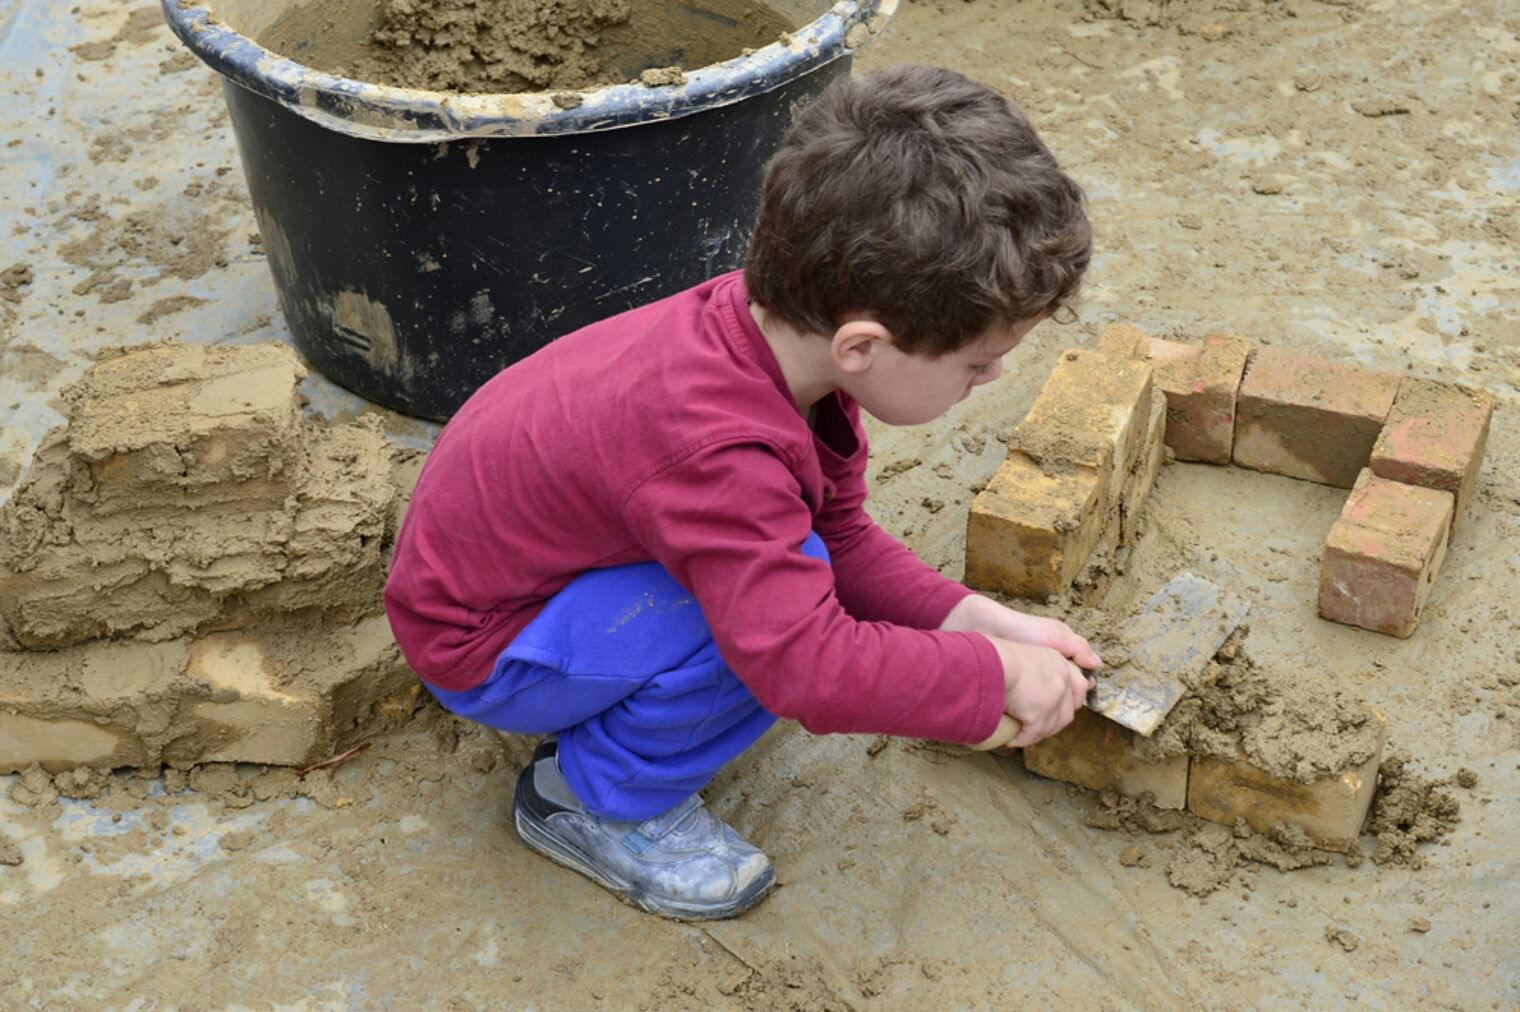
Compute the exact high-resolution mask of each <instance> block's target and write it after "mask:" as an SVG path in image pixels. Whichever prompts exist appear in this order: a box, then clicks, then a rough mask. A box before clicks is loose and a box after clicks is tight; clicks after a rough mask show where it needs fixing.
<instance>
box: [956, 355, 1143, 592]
mask: <svg viewBox="0 0 1520 1012" xmlns="http://www.w3.org/2000/svg"><path fill="white" fill-rule="evenodd" d="M1165 417H1166V400H1165V398H1164V397H1163V396H1162V395H1161V393H1160V392H1159V391H1158V390H1157V389H1156V387H1155V384H1154V382H1153V381H1152V370H1151V368H1150V366H1148V365H1146V364H1145V363H1143V362H1137V361H1133V360H1130V359H1125V358H1121V357H1118V356H1113V355H1108V354H1103V353H1100V352H1090V351H1068V352H1065V353H1064V354H1063V355H1062V356H1061V358H1060V361H1059V362H1057V364H1056V368H1055V370H1054V371H1053V372H1052V373H1051V376H1050V378H1049V380H1047V381H1046V383H1045V387H1044V389H1043V390H1042V391H1041V392H1040V395H1039V397H1038V398H1036V400H1035V402H1034V405H1033V406H1032V407H1031V408H1030V409H1029V413H1028V415H1026V416H1025V418H1024V420H1023V421H1022V422H1020V423H1019V425H1018V426H1017V427H1016V428H1015V429H1014V431H1013V433H1012V435H1011V436H1010V437H1009V440H1008V456H1007V458H1006V459H1005V460H1004V462H1003V464H1002V465H1001V466H1000V467H999V468H998V470H997V473H996V474H994V475H993V477H992V480H991V481H990V482H989V483H988V485H987V487H986V488H985V489H984V490H983V491H982V492H981V493H979V494H978V495H977V497H976V499H975V501H974V502H973V503H972V505H971V513H970V517H969V520H968V524H967V532H966V576H965V579H966V582H967V584H969V585H970V586H973V587H978V588H981V589H984V590H997V591H1001V592H1003V593H1008V594H1017V595H1020V596H1024V597H1038V598H1048V597H1051V596H1053V595H1055V594H1059V593H1061V592H1062V591H1063V590H1065V589H1066V588H1067V587H1068V586H1070V585H1071V582H1072V580H1073V579H1074V578H1075V577H1076V575H1077V573H1078V572H1079V571H1080V570H1081V569H1082V567H1083V566H1085V565H1086V564H1087V560H1088V558H1089V557H1090V556H1091V555H1092V554H1093V553H1094V552H1095V551H1097V550H1099V549H1104V548H1112V547H1114V546H1115V545H1119V544H1125V543H1127V542H1128V541H1130V540H1132V539H1133V537H1134V536H1135V531H1136V526H1137V524H1138V519H1139V515H1140V506H1141V504H1142V503H1143V502H1144V500H1145V497H1146V495H1147V494H1148V493H1149V491H1150V488H1151V486H1152V484H1153V483H1154V482H1155V478H1156V474H1157V472H1158V471H1159V470H1160V468H1161V464H1162V460H1163V454H1164V449H1165V448H1164V445H1163V442H1162V437H1163V430H1164V421H1165Z"/></svg>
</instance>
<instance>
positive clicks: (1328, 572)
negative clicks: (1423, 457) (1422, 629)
mask: <svg viewBox="0 0 1520 1012" xmlns="http://www.w3.org/2000/svg"><path fill="white" fill-rule="evenodd" d="M1454 501H1455V497H1454V496H1453V495H1452V494H1451V493H1450V492H1444V491H1441V490H1439V489H1429V488H1421V487H1419V486H1418V485H1405V484H1404V483H1402V482H1397V481H1390V480H1388V479H1387V478H1379V477H1378V476H1377V475H1375V474H1373V473H1372V471H1371V469H1370V468H1369V469H1364V470H1363V471H1362V473H1361V476H1360V477H1358V478H1357V481H1356V486H1355V487H1354V488H1353V489H1352V490H1351V495H1350V496H1349V497H1348V498H1347V499H1346V505H1345V507H1344V508H1343V509H1342V510H1341V515H1340V518H1339V519H1337V520H1336V522H1335V524H1334V526H1332V527H1331V528H1330V534H1329V536H1328V537H1327V538H1326V539H1325V551H1324V555H1323V556H1322V558H1321V561H1320V577H1319V613H1320V614H1321V615H1322V616H1324V617H1325V618H1328V619H1331V620H1333V621H1336V622H1343V623H1345V624H1346V625H1354V626H1359V627H1360V628H1363V629H1371V630H1373V631H1375V632H1381V633H1388V634H1390V635H1393V636H1402V637H1407V636H1409V635H1410V634H1411V633H1413V632H1414V630H1415V627H1416V626H1417V625H1418V624H1419V621H1420V612H1421V610H1422V609H1423V608H1424V607H1425V601H1426V599H1427V598H1428V597H1429V596H1430V588H1431V585H1432V584H1433V583H1434V582H1435V578H1436V574H1437V573H1438V572H1439V571H1440V569H1441V562H1442V560H1443V559H1444V558H1445V556H1446V544H1447V536H1448V534H1449V532H1450V529H1451V514H1452V506H1453V503H1454Z"/></svg>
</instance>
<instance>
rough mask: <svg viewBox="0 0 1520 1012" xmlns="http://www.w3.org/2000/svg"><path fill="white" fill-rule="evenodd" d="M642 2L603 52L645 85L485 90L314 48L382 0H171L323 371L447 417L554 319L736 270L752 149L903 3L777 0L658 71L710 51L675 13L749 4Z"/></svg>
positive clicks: (371, 24)
mask: <svg viewBox="0 0 1520 1012" xmlns="http://www.w3.org/2000/svg"><path fill="white" fill-rule="evenodd" d="M648 2H654V3H660V4H664V5H665V6H666V9H665V10H664V11H663V13H661V14H658V15H657V16H656V17H655V18H654V20H653V22H652V23H653V24H655V25H657V26H658V32H659V33H660V37H658V38H656V39H655V41H654V42H652V43H650V44H648V45H646V47H645V50H644V51H643V53H642V54H640V53H639V52H637V51H636V49H631V50H629V52H630V53H631V54H632V55H630V56H625V57H620V59H623V60H624V61H625V63H624V65H621V66H619V67H617V71H618V72H619V73H621V74H624V75H626V77H625V78H624V79H627V80H634V81H636V82H637V83H627V84H611V85H606V86H601V87H591V88H582V89H580V90H574V89H571V90H566V89H563V88H555V89H553V90H544V91H518V92H512V93H487V92H477V91H470V92H461V91H434V90H416V89H412V88H405V87H397V86H392V85H387V84H376V83H371V82H368V81H360V80H353V79H350V78H348V77H344V76H342V72H341V71H338V72H334V71H329V70H319V69H316V67H315V66H309V65H308V64H309V63H311V64H315V63H316V61H315V60H311V59H307V58H305V57H303V55H302V54H303V52H305V51H306V50H307V48H308V44H307V42H303V41H302V40H301V38H300V35H299V33H300V32H301V31H310V32H312V33H314V34H320V35H321V36H322V39H320V40H317V39H313V40H311V41H313V42H314V41H326V39H327V37H328V36H331V35H343V34H349V35H353V36H354V37H359V36H361V35H363V34H364V33H371V32H373V31H375V30H376V27H377V26H378V25H380V23H381V20H380V19H381V8H382V6H383V5H382V3H381V2H380V0H308V2H306V3H302V2H300V0H218V2H216V3H214V4H212V5H210V6H204V5H197V4H194V3H192V2H191V0H163V8H164V14H165V18H166V20H167V21H168V23H169V26H170V28H171V29H172V30H173V31H174V33H175V34H176V35H177V36H179V38H180V39H181V40H182V41H183V42H184V43H185V44H186V45H187V46H188V47H189V48H190V49H191V50H192V51H193V52H194V53H195V54H196V55H197V56H199V57H200V58H201V59H202V60H203V61H205V62H206V63H207V64H209V65H210V66H211V67H212V68H213V69H215V70H216V71H217V72H218V73H220V74H221V75H222V83H223V91H224V94H225V96H226V101H227V107H228V111H229V113H230V116H231V121H232V125H233V130H234V132H235V134H236V136H237V143H238V149H239V152H240V154H241V157H242V163H243V169H244V172H245V174H246V175H247V179H248V189H249V192H250V195H251V198H252V203H253V208H254V211H255V214H256V215H257V218H258V223H259V229H260V231H261V233H262V235H263V241H264V249H265V251H266V253H267V255H268V257H269V266H270V270H271V271H272V273H273V275H274V282H275V289H276V292H277V293H278V296H279V300H280V306H281V309H282V310H283V311H284V314H285V318H286V322H287V324H288V325H289V327H290V331H291V334H292V336H293V338H294V340H295V343H296V345H297V347H298V348H299V349H300V350H301V351H302V352H303V353H304V354H305V355H306V356H307V357H308V358H309V359H310V360H311V362H312V363H313V364H314V365H315V366H316V367H317V368H318V369H320V370H321V371H322V372H323V373H325V374H326V375H327V376H329V377H330V378H331V379H333V380H335V381H336V382H338V383H340V384H342V385H343V386H346V387H348V388H349V389H351V390H353V391H354V392H356V393H358V394H360V395H362V396H364V397H366V398H368V399H370V400H372V401H376V402H378V403H380V404H383V405H386V406H388V407H392V408H395V409H397V410H399V411H403V412H406V413H409V414H414V415H420V416H423V417H427V418H435V419H443V418H447V417H448V416H449V415H450V414H452V413H453V412H454V410H455V409H456V408H458V406H459V405H460V404H461V403H462V402H463V401H464V399H465V398H466V397H468V396H469V395H470V394H471V393H472V392H473V391H474V390H475V388H476V387H478V386H479V385H480V384H481V383H483V382H484V381H485V380H487V379H489V378H490V377H491V376H492V375H493V374H494V373H495V372H497V371H498V370H500V369H502V368H504V367H505V366H507V365H510V364H511V363H512V362H515V361H517V360H518V359H520V358H522V357H524V356H526V355H528V354H531V353H532V352H533V351H535V350H537V349H538V348H540V347H542V346H543V345H545V344H547V343H548V342H549V341H552V340H553V339H554V338H556V337H559V336H560V335H562V334H565V333H568V332H569V331H571V330H574V329H576V328H577V327H581V326H584V325H585V324H588V323H591V322H594V321H596V320H599V319H602V318H603V317H606V316H610V315H612V314H613V313H616V312H620V311H622V310H625V309H629V308H632V307H633V306H636V305H640V304H642V303H644V302H648V301H650V300H651V299H654V298H658V297H660V296H662V295H666V294H669V293H672V292H675V291H678V290H680V289H682V288H685V287H688V286H690V285H693V284H696V283H698V282H700V281H702V280H703V279H705V278H707V277H710V276H712V275H714V274H717V273H721V272H722V271H725V270H730V269H732V268H734V267H737V266H738V265H739V264H740V262H741V261H742V258H743V255H744V250H745V247H746V245H747V244H748V239H749V231H750V228H751V225H752V222H753V218H754V214H755V211H756V208H757V207H758V198H759V187H760V179H761V174H762V172H763V169H764V164H765V161H766V159H768V158H769V157H770V155H771V153H772V152H773V151H774V150H775V148H776V146H777V144H778V143H779V142H780V139H781V136H782V134H783V133H784V132H785V130H786V128H787V127H788V126H790V125H791V122H792V120H793V119H794V118H795V115H796V113H797V111H798V110H799V109H800V108H801V107H802V106H804V105H805V104H806V103H807V102H808V101H810V100H811V99H812V98H813V97H814V96H816V95H817V94H818V92H820V91H821V90H822V89H823V88H824V86H826V85H827V84H828V82H829V81H831V80H833V79H834V78H835V77H838V76H840V75H841V74H845V73H848V72H849V67H850V62H851V54H852V53H853V52H854V51H855V50H856V49H857V48H859V47H860V46H862V45H864V44H865V43H866V42H868V41H869V40H870V39H871V38H872V36H874V35H875V34H876V32H878V31H879V30H880V29H881V28H882V27H883V25H884V24H885V22H886V19H887V18H888V17H890V15H891V14H892V12H893V11H894V10H895V8H896V4H897V0H842V2H840V3H836V4H834V5H833V6H832V7H829V6H826V2H827V0H770V2H769V3H768V4H767V6H766V8H765V13H766V16H767V17H770V16H772V15H774V16H775V17H779V18H780V19H781V20H782V21H783V22H784V23H785V25H787V26H792V27H790V30H788V31H786V32H785V33H784V34H781V35H779V41H770V42H768V43H767V44H760V45H757V46H754V47H753V48H747V47H745V46H744V45H742V44H739V43H735V45H734V47H733V49H732V50H731V52H732V53H733V54H734V55H732V56H731V57H729V58H726V59H721V60H718V61H717V62H711V63H707V64H704V65H701V66H698V67H695V68H694V69H689V70H687V71H686V72H685V73H684V75H683V74H679V73H674V72H671V71H669V70H666V69H664V68H668V67H670V66H671V65H673V64H681V65H685V63H687V62H690V61H691V60H692V59H693V57H694V56H695V58H698V59H700V58H703V53H701V52H700V51H699V50H697V49H695V48H693V47H690V46H687V45H686V44H685V43H683V41H682V40H681V38H680V37H679V33H678V31H677V29H678V27H679V25H680V24H681V23H683V22H690V23H692V24H702V25H705V26H707V30H706V31H705V33H704V37H706V38H709V39H710V38H711V37H712V26H713V25H715V24H716V25H717V26H718V28H719V29H720V30H726V27H725V25H728V24H730V23H731V26H732V27H733V29H734V31H735V33H742V32H743V31H745V30H749V31H751V32H753V31H755V30H756V29H755V28H754V22H753V19H751V18H747V17H744V16H734V15H733V13H732V8H731V7H724V6H720V5H719V4H722V3H730V4H731V3H732V0H692V2H681V0H648ZM752 9H753V8H752ZM767 23H768V22H767ZM293 26H294V30H293ZM303 26H313V27H311V28H306V27H303ZM672 33H674V34H672ZM649 34H650V33H649V31H648V30H647V29H646V31H645V35H646V36H648V35H649ZM737 37H738V35H737V34H736V38H737ZM769 38H771V39H777V38H778V36H777V35H776V34H774V33H773V34H771V35H770V36H769ZM292 39H294V41H291V40H292ZM271 40H279V41H278V42H271ZM270 45H278V48H279V49H280V50H281V52H282V53H288V54H290V57H289V58H287V56H285V55H279V54H277V53H276V52H274V51H271V49H270V48H266V46H270ZM645 70H649V71H650V73H648V74H645V75H644V78H645V79H647V80H649V81H650V82H653V83H649V84H646V83H644V81H643V80H639V77H640V74H641V72H642V71H645ZM661 80H671V81H673V82H674V83H668V84H660V83H657V82H659V81H661Z"/></svg>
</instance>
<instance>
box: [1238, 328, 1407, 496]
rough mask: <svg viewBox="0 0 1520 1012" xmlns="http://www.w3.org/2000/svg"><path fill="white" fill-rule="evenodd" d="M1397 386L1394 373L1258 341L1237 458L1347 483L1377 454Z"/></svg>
mask: <svg viewBox="0 0 1520 1012" xmlns="http://www.w3.org/2000/svg"><path fill="white" fill-rule="evenodd" d="M1398 386H1399V377H1398V376H1396V375H1394V374H1393V373H1385V372H1376V371H1373V370H1371V369H1364V368H1362V367H1361V366H1358V365H1353V364H1350V363H1346V362H1334V361H1329V360H1326V359H1319V358H1311V357H1309V356H1307V355H1300V354H1297V353H1295V352H1290V351H1284V350H1283V349H1281V348H1274V347H1259V348H1257V349H1256V350H1255V351H1254V352H1253V353H1252V355H1251V359H1250V362H1249V364H1248V365H1247V366H1246V374H1245V379H1244V380H1243V381H1242V382H1241V385H1240V398H1239V401H1238V403H1237V405H1236V413H1235V448H1234V461H1235V463H1237V464H1239V465H1240V466H1242V467H1249V468H1253V469H1255V470H1258V471H1266V472H1268V473H1271V474H1283V475H1287V476H1288V477H1290V478H1303V479H1305V480H1307V481H1314V482H1319V483H1321V484H1325V485H1334V486H1336V487H1337V488H1350V487H1351V486H1352V485H1353V484H1355V482H1356V476H1357V474H1358V473H1360V472H1361V470H1362V468H1364V467H1366V466H1367V462H1368V460H1369V459H1370V458H1371V456H1372V447H1373V444H1374V443H1376V442H1377V438H1378V434H1379V433H1380V432H1381V431H1382V428H1383V422H1384V420H1385V419H1386V418H1387V417H1388V412H1389V409H1390V408H1391V407H1392V406H1393V398H1394V394H1395V393H1396V392H1397V391H1398Z"/></svg>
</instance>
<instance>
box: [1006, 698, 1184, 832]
mask: <svg viewBox="0 0 1520 1012" xmlns="http://www.w3.org/2000/svg"><path fill="white" fill-rule="evenodd" d="M1135 741H1136V735H1135V732H1133V731H1131V730H1130V729H1129V728H1127V727H1123V726H1121V725H1119V724H1116V723H1114V722H1113V721H1111V720H1109V719H1108V718H1107V717H1104V716H1101V715H1100V714H1097V713H1094V712H1093V711H1091V710H1089V709H1087V708H1086V707H1084V708H1082V709H1080V710H1078V711H1077V713H1076V716H1075V717H1074V718H1073V719H1072V722H1071V723H1070V724H1068V725H1067V726H1066V727H1065V728H1064V729H1063V730H1062V731H1061V732H1060V733H1058V734H1054V735H1052V736H1050V737H1049V738H1046V739H1045V740H1044V741H1041V742H1038V743H1036V744H1034V745H1030V746H1028V747H1027V748H1025V749H1024V766H1025V767H1026V768H1027V769H1028V770H1029V771H1030V772H1031V773H1038V774H1039V775H1040V776H1042V777H1049V778H1050V779H1052V780H1060V781H1063V782H1065V783H1069V784H1077V785H1079V786H1082V787H1090V788H1092V789H1093V790H1095V791H1104V790H1110V789H1112V790H1115V791H1118V792H1119V793H1120V794H1123V795H1125V796H1127V797H1131V798H1138V797H1139V796H1140V795H1141V794H1147V793H1148V794H1150V795H1152V796H1153V798H1154V799H1155V804H1156V806H1157V807H1158V808H1178V809H1180V808H1185V807H1186V806H1187V784H1188V757H1187V756H1185V755H1179V756H1174V757H1171V758H1169V759H1163V760H1161V761H1159V762H1152V761H1147V760H1145V759H1141V758H1140V757H1139V756H1138V755H1137V754H1136V752H1135Z"/></svg>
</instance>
